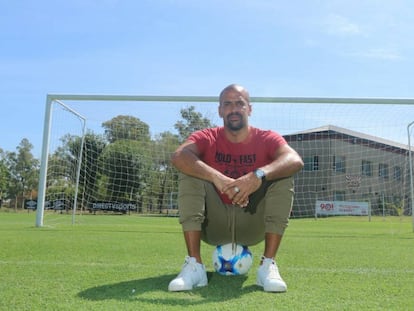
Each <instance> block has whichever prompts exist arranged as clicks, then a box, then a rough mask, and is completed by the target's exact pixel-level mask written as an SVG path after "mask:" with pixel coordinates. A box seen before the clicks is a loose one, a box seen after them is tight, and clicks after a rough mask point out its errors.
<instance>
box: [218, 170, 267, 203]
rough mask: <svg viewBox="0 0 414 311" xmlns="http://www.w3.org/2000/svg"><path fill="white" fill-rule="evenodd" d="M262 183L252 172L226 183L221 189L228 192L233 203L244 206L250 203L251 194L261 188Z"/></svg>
mask: <svg viewBox="0 0 414 311" xmlns="http://www.w3.org/2000/svg"><path fill="white" fill-rule="evenodd" d="M261 184H262V181H261V180H260V179H258V178H257V177H256V176H255V175H254V173H253V172H251V173H248V174H246V175H244V176H242V177H240V178H238V179H236V180H233V181H231V182H228V183H226V184H225V185H224V187H223V188H219V189H221V190H222V192H224V193H226V194H227V196H228V197H229V198H230V199H231V200H232V202H233V204H235V205H238V206H240V207H242V208H244V207H246V206H247V205H248V204H249V195H250V194H252V193H253V192H255V191H256V190H257V189H259V188H260V185H261Z"/></svg>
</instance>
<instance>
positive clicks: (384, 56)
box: [349, 48, 402, 61]
mask: <svg viewBox="0 0 414 311" xmlns="http://www.w3.org/2000/svg"><path fill="white" fill-rule="evenodd" d="M349 55H351V56H355V57H359V58H367V59H377V60H391V61H396V60H401V59H402V56H401V55H400V53H399V52H398V51H395V50H391V49H386V48H372V49H369V50H366V51H359V52H353V53H349Z"/></svg>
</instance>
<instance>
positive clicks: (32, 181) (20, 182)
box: [7, 138, 39, 208]
mask: <svg viewBox="0 0 414 311" xmlns="http://www.w3.org/2000/svg"><path fill="white" fill-rule="evenodd" d="M16 149H17V152H10V153H9V154H8V156H7V163H8V168H9V171H10V184H11V187H10V195H11V196H13V197H14V198H15V199H16V202H15V207H16V208H17V204H18V201H19V199H20V200H21V206H22V207H23V204H24V199H25V198H27V197H31V196H32V195H33V193H34V192H35V191H36V188H37V184H38V179H39V161H38V160H37V159H35V158H34V157H33V154H32V153H31V150H32V149H33V145H32V144H31V143H30V142H29V140H28V139H26V138H24V139H22V141H21V142H20V144H19V146H18V147H17V148H16Z"/></svg>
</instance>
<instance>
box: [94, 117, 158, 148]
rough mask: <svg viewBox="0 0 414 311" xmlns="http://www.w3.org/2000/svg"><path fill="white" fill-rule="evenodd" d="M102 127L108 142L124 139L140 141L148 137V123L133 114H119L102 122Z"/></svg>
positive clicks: (146, 139)
mask: <svg viewBox="0 0 414 311" xmlns="http://www.w3.org/2000/svg"><path fill="white" fill-rule="evenodd" d="M102 127H103V128H104V130H105V136H106V138H107V139H108V141H109V142H110V143H113V142H115V141H117V140H124V139H127V140H140V141H148V140H149V139H150V133H149V126H148V124H146V123H145V122H142V121H141V120H140V119H138V118H135V117H133V116H124V115H119V116H117V117H115V118H112V119H111V120H109V121H106V122H104V123H102Z"/></svg>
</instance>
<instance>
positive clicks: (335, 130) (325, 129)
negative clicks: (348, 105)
mask: <svg viewBox="0 0 414 311" xmlns="http://www.w3.org/2000/svg"><path fill="white" fill-rule="evenodd" d="M322 133H326V134H342V135H345V136H347V137H349V138H356V139H359V140H364V141H368V142H373V143H377V144H383V145H387V146H391V147H394V148H399V149H403V150H408V149H409V148H408V145H406V144H401V143H398V142H396V141H392V140H388V139H384V138H381V137H377V136H373V135H368V134H365V133H361V132H356V131H352V130H349V129H346V128H342V127H339V126H335V125H330V124H329V125H325V126H321V127H317V128H313V129H308V130H304V131H300V132H296V133H293V134H288V135H284V136H285V137H294V136H297V135H312V134H322Z"/></svg>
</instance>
